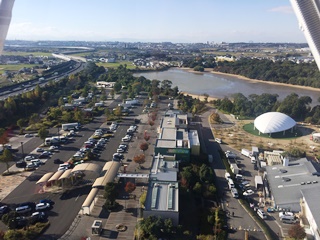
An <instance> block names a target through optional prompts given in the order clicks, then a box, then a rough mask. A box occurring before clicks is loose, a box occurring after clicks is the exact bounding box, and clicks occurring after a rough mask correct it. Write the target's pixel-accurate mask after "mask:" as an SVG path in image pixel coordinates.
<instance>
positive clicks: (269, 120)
mask: <svg viewBox="0 0 320 240" xmlns="http://www.w3.org/2000/svg"><path fill="white" fill-rule="evenodd" d="M296 124H297V123H296V121H294V120H293V119H292V118H291V117H289V116H287V115H286V114H284V113H280V112H267V113H264V114H261V115H260V116H258V117H257V118H256V119H255V120H254V129H257V130H258V131H259V134H260V133H264V134H270V136H271V134H272V133H277V132H283V135H284V134H285V131H287V130H290V129H291V132H293V128H294V127H295V126H296Z"/></svg>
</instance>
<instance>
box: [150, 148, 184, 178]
mask: <svg viewBox="0 0 320 240" xmlns="http://www.w3.org/2000/svg"><path fill="white" fill-rule="evenodd" d="M166 158H168V159H172V158H173V156H167V157H166V156H163V155H160V154H158V155H157V156H154V158H153V163H152V168H151V171H150V178H151V179H157V180H158V181H170V182H176V181H177V175H178V170H179V164H178V161H174V160H166Z"/></svg>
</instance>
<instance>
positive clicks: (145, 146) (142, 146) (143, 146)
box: [140, 142, 149, 152]
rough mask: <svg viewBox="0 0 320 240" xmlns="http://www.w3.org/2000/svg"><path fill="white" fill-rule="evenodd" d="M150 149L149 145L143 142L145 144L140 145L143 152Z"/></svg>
mask: <svg viewBox="0 0 320 240" xmlns="http://www.w3.org/2000/svg"><path fill="white" fill-rule="evenodd" d="M148 148H149V145H148V143H146V142H143V143H141V144H140V149H141V150H142V151H143V152H144V151H146V150H148Z"/></svg>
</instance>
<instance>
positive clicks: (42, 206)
mask: <svg viewBox="0 0 320 240" xmlns="http://www.w3.org/2000/svg"><path fill="white" fill-rule="evenodd" d="M50 207H51V205H50V204H49V203H38V204H37V205H36V211H43V210H47V209H49V208H50Z"/></svg>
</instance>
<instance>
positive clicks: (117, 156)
mask: <svg viewBox="0 0 320 240" xmlns="http://www.w3.org/2000/svg"><path fill="white" fill-rule="evenodd" d="M112 157H113V158H117V159H120V160H122V159H123V158H124V156H123V154H121V153H114V154H113V155H112Z"/></svg>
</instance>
